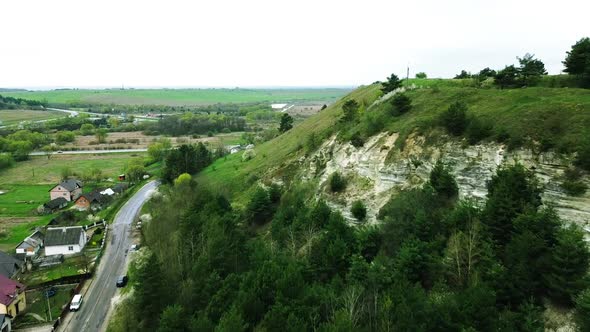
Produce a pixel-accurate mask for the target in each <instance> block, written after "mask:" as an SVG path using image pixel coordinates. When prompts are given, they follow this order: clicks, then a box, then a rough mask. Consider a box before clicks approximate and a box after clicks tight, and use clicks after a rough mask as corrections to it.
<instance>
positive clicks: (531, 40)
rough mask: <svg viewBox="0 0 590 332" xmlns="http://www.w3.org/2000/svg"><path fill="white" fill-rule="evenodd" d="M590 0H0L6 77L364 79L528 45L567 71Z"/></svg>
mask: <svg viewBox="0 0 590 332" xmlns="http://www.w3.org/2000/svg"><path fill="white" fill-rule="evenodd" d="M589 11H590V3H589V2H588V1H560V2H554V1H531V0H526V1H505V0H501V1H491V0H488V1H475V0H469V1H468V0H463V1H460V0H457V1H435V0H432V1H425V0H422V1H405V2H399V1H362V2H360V1H354V2H352V1H350V2H348V1H319V0H315V1H311V0H298V1H278V0H275V1H261V0H251V1H230V0H225V1H178V0H166V1H129V0H127V1H122V0H102V1H95V0H94V1H90V0H89V1H65V0H53V1H44V0H38V1H33V0H19V1H3V2H2V4H0V12H2V19H1V20H0V31H2V38H1V42H0V87H39V86H119V85H121V84H125V85H126V86H270V85H281V86H285V85H292V86H301V85H304V86H312V85H358V84H366V83H371V82H373V81H375V80H379V79H384V78H385V77H386V76H388V75H389V74H390V73H391V72H395V73H397V74H398V75H402V74H405V68H406V65H407V64H408V63H409V64H410V67H411V73H414V72H417V71H425V72H426V73H428V74H429V76H431V77H449V76H452V75H454V74H455V73H457V72H459V71H460V70H461V69H466V70H469V71H477V70H479V69H481V68H483V67H487V66H489V67H492V68H500V67H503V66H504V65H505V64H511V63H514V62H515V61H516V59H515V57H516V56H522V55H524V53H526V52H530V53H534V54H536V55H537V57H539V58H541V59H542V60H543V61H544V62H545V64H546V67H547V69H548V70H549V72H550V73H559V72H560V70H561V69H562V65H561V61H562V60H563V58H564V56H565V52H566V51H567V50H568V49H569V48H570V46H571V45H572V44H573V43H574V42H576V41H577V40H578V39H580V38H581V37H584V36H589V35H590V24H588V20H587V13H588V12H589Z"/></svg>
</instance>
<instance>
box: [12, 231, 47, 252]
mask: <svg viewBox="0 0 590 332" xmlns="http://www.w3.org/2000/svg"><path fill="white" fill-rule="evenodd" d="M44 238H45V235H44V234H43V233H41V231H38V230H37V231H34V232H33V234H31V235H29V236H27V238H26V239H24V240H23V242H21V243H19V245H18V246H17V247H16V249H26V248H35V247H37V246H39V245H42V244H43V239H44Z"/></svg>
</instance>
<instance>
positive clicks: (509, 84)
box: [454, 37, 590, 89]
mask: <svg viewBox="0 0 590 332" xmlns="http://www.w3.org/2000/svg"><path fill="white" fill-rule="evenodd" d="M517 60H518V62H519V66H515V65H507V66H505V67H504V68H503V69H501V70H497V71H496V70H493V69H490V68H484V69H482V70H481V71H479V72H478V73H477V74H471V73H469V72H467V71H466V70H462V71H461V73H459V74H458V75H456V76H455V77H454V78H455V79H468V78H472V79H474V80H475V81H476V82H478V83H480V84H481V83H482V82H483V81H485V80H487V79H490V78H491V79H492V80H493V83H494V85H496V86H498V87H499V88H501V89H504V88H519V87H525V86H535V85H537V84H538V83H539V82H540V80H541V77H542V76H543V75H547V71H546V70H545V64H544V63H543V62H542V61H541V60H540V59H536V58H535V57H534V55H533V54H529V53H527V54H525V55H524V56H523V57H522V58H520V57H517ZM562 63H563V65H564V67H565V69H564V72H565V73H567V74H569V75H571V76H572V77H573V78H574V79H575V84H576V85H577V86H578V87H582V88H590V39H589V38H588V37H585V38H582V39H580V40H579V41H577V42H576V43H575V44H574V45H572V48H571V50H570V51H568V52H567V56H566V58H565V59H564V61H563V62H562Z"/></svg>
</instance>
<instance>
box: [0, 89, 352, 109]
mask: <svg viewBox="0 0 590 332" xmlns="http://www.w3.org/2000/svg"><path fill="white" fill-rule="evenodd" d="M350 90H351V89H340V88H318V89H312V88H305V89H303V88H302V89H296V88H292V89H127V90H121V89H106V90H79V89H76V90H51V91H20V92H5V93H3V95H6V96H11V97H17V98H25V99H32V100H39V101H43V100H46V101H48V102H49V103H53V104H119V105H169V106H184V105H187V106H188V105H210V104H216V103H250V102H285V103H287V102H312V101H313V102H325V103H329V102H333V101H335V100H337V99H338V98H340V97H342V96H343V95H344V94H346V93H348V92H350Z"/></svg>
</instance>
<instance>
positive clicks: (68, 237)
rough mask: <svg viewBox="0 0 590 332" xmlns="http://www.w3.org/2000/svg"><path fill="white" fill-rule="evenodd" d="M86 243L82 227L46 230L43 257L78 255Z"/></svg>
mask: <svg viewBox="0 0 590 332" xmlns="http://www.w3.org/2000/svg"><path fill="white" fill-rule="evenodd" d="M87 241H88V239H87V238H86V232H84V228H82V226H72V227H54V228H48V229H47V232H45V256H51V255H60V254H62V255H71V254H75V253H79V252H81V251H82V249H84V245H86V242H87Z"/></svg>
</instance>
